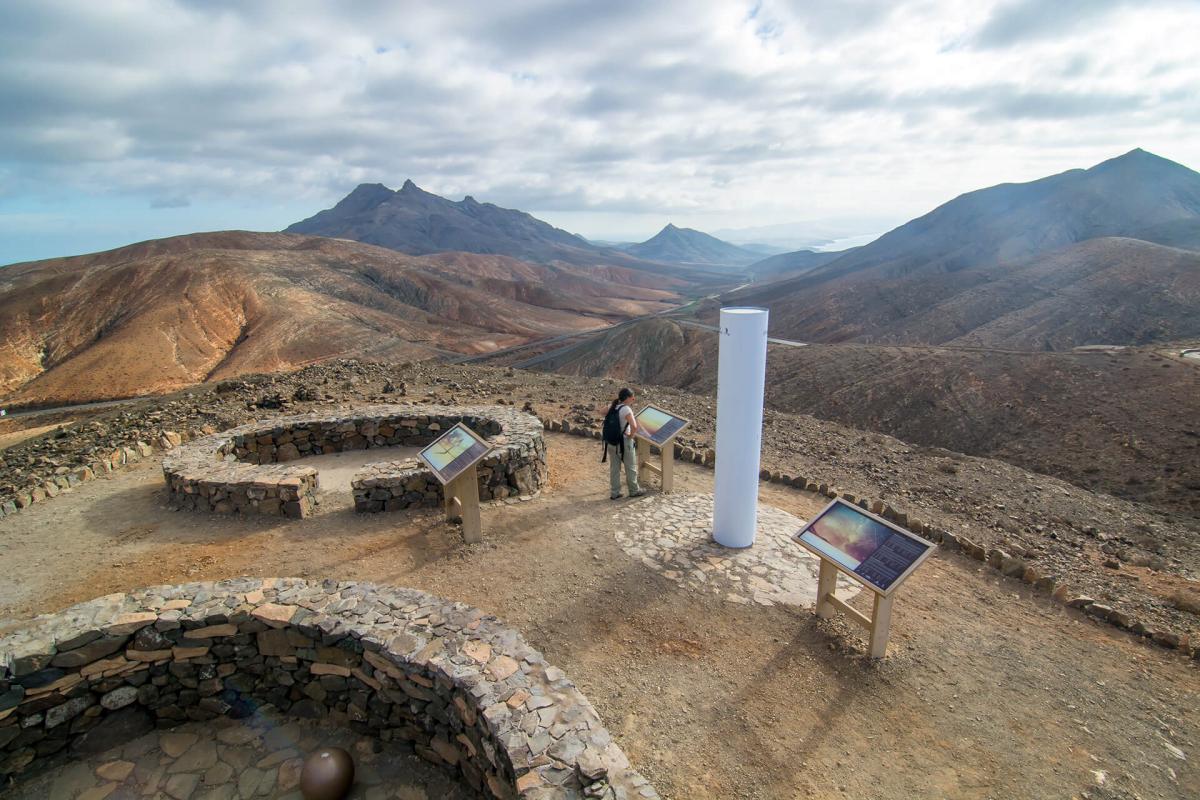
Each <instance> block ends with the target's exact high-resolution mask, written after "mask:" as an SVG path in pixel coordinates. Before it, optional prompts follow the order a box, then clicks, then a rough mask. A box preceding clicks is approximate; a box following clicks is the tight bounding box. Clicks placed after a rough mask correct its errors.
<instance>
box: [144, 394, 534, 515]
mask: <svg viewBox="0 0 1200 800" xmlns="http://www.w3.org/2000/svg"><path fill="white" fill-rule="evenodd" d="M460 421H461V422H463V423H465V424H466V425H467V426H469V427H470V428H471V429H472V430H474V431H475V432H476V433H478V434H480V435H481V436H483V437H484V438H486V439H488V440H489V441H490V442H491V443H492V444H493V445H494V446H495V448H496V449H495V450H494V451H493V452H492V453H491V454H490V455H489V456H488V457H487V458H485V459H484V460H483V462H481V465H480V469H479V482H480V485H479V496H480V499H482V500H491V499H496V498H504V497H508V496H510V495H531V494H534V493H536V492H537V491H538V490H539V489H540V488H541V486H542V482H543V481H544V479H545V474H546V450H545V443H544V441H543V439H542V424H541V422H540V421H539V420H538V418H537V417H534V416H532V415H529V414H525V413H522V412H520V411H517V410H516V409H512V408H506V407H504V406H442V405H422V406H408V405H403V406H402V405H381V406H366V407H363V408H359V409H355V410H354V411H351V412H342V413H337V414H328V413H323V414H322V413H314V414H302V415H297V416H289V417H280V418H277V419H273V420H270V421H268V422H259V423H251V424H249V425H243V426H241V427H238V428H233V429H231V430H228V431H225V432H224V433H219V434H215V435H212V436H206V437H204V438H201V439H197V440H195V441H193V442H191V443H189V444H187V445H185V446H183V447H180V448H178V449H177V450H175V451H173V452H172V453H169V454H168V455H167V456H166V457H164V458H163V477H164V479H165V480H166V483H167V488H168V491H169V494H170V497H171V502H172V503H173V504H174V505H175V506H177V507H179V508H186V509H194V510H200V511H210V512H216V513H233V512H240V513H246V514H267V515H276V516H279V515H282V516H287V517H297V518H302V517H307V516H310V515H312V514H313V512H314V511H315V509H316V505H317V487H318V472H317V470H316V469H315V468H313V467H310V466H303V465H299V464H289V463H288V462H290V461H294V460H296V459H298V458H301V457H303V456H309V455H321V454H324V453H337V452H344V451H349V450H366V449H370V448H375V447H395V446H409V447H421V446H424V445H426V444H429V443H430V442H432V441H433V440H434V439H436V438H437V437H438V436H440V435H441V433H442V432H443V431H445V430H446V429H448V428H450V427H451V426H453V425H454V424H455V423H457V422H460ZM353 488H354V495H355V508H356V509H357V510H359V511H394V510H401V509H406V508H412V507H419V506H426V507H431V506H437V505H439V504H440V503H441V499H442V487H441V484H440V483H439V482H438V481H437V479H436V478H434V477H433V474H432V473H431V472H430V471H429V470H428V469H427V468H425V467H424V466H423V465H422V464H421V463H420V462H418V461H417V460H415V459H408V460H406V461H388V462H381V463H380V464H373V465H369V466H368V467H367V468H364V469H363V470H362V471H360V472H359V473H358V474H357V475H356V476H355V478H354V481H353Z"/></svg>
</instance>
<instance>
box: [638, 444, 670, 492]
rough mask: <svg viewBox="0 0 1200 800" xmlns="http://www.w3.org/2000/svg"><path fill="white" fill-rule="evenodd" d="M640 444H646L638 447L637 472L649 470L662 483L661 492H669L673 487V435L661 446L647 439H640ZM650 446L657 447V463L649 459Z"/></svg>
mask: <svg viewBox="0 0 1200 800" xmlns="http://www.w3.org/2000/svg"><path fill="white" fill-rule="evenodd" d="M640 441H641V443H642V444H645V445H646V448H645V450H642V449H641V448H639V449H638V474H641V473H642V470H650V471H651V472H653V473H654V474H655V475H657V476H658V477H659V480H660V481H661V483H662V493H663V494H670V493H671V490H672V489H674V488H675V437H674V436H672V437H671V438H670V439H668V440H667V441H666V442H665V443H663V445H662V446H661V447H659V446H658V445H652V443H651V442H650V440H649V439H640ZM651 446H655V447H658V449H659V463H657V464H655V463H654V462H652V461H651V460H650V459H651V458H653V456H651V455H650V448H651Z"/></svg>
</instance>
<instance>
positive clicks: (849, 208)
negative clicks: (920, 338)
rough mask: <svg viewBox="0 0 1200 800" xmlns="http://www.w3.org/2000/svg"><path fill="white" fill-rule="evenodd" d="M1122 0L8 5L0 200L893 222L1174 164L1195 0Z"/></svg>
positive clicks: (1180, 151)
mask: <svg viewBox="0 0 1200 800" xmlns="http://www.w3.org/2000/svg"><path fill="white" fill-rule="evenodd" d="M1123 6H1125V4H1124V3H1122V2H1119V0H1094V1H1090V2H1086V3H1085V2H1081V0H1063V2H1060V3H1052V4H1051V3H1032V2H1026V1H1025V0H1020V1H1019V2H1007V1H1006V2H1002V3H999V4H997V5H993V6H990V7H984V8H983V9H982V10H978V5H977V4H976V3H975V2H972V0H928V2H923V3H913V4H896V3H893V2H885V1H884V0H856V1H853V2H843V1H841V0H838V1H835V0H820V2H812V3H803V4H797V3H788V2H782V0H764V1H763V2H740V3H738V2H728V0H710V1H709V2H685V0H663V2H657V3H643V2H635V1H634V0H621V1H620V2H613V3H588V4H569V3H556V2H550V0H513V1H512V2H508V3H503V4H494V6H492V7H487V6H480V5H479V4H475V3H460V2H446V3H439V4H437V5H436V6H428V7H424V6H410V5H407V4H396V3H392V2H384V1H383V0H371V2H364V3H356V4H353V5H350V6H342V7H339V8H336V9H335V8H331V7H330V6H328V5H327V4H324V3H317V2H283V0H263V2H256V3H249V4H243V3H236V2H219V3H214V2H199V0H177V1H176V2H150V0H129V2H127V3H125V4H122V5H120V6H112V5H110V4H103V3H92V2H87V0H58V2H54V3H50V2H40V1H37V0H18V1H16V2H10V3H7V4H6V7H5V12H4V15H5V19H4V25H2V26H0V199H2V200H3V201H4V202H5V203H9V204H12V203H14V202H15V201H14V200H13V198H17V199H20V198H36V197H39V196H49V195H51V194H53V193H55V192H60V191H72V192H77V193H84V194H88V193H90V194H93V195H95V196H97V197H103V196H104V195H105V193H106V192H122V193H126V194H134V195H138V196H140V197H141V198H142V200H141V202H142V203H143V204H144V205H146V206H150V207H151V208H155V209H162V208H178V207H180V206H178V205H170V204H171V203H177V202H181V201H183V200H184V198H186V201H187V202H191V203H193V204H194V207H197V208H198V207H204V208H209V207H211V206H212V204H214V203H217V204H219V203H221V202H226V201H229V200H230V199H231V198H237V199H239V200H245V199H247V198H253V199H255V200H256V201H257V200H261V202H262V203H263V204H264V205H270V204H271V203H278V204H280V205H282V204H284V203H291V202H295V201H297V200H298V199H300V200H304V201H306V202H309V203H311V206H312V208H313V209H314V210H315V209H316V208H319V207H322V206H324V205H328V204H329V203H331V202H332V201H334V200H336V199H337V198H338V197H339V196H340V195H341V194H344V193H345V192H346V191H348V190H349V189H350V188H352V187H353V186H354V185H355V184H356V183H359V182H362V181H380V182H384V183H388V184H391V185H399V184H400V182H401V181H403V179H404V178H406V177H412V178H414V179H415V180H416V181H417V182H418V183H420V184H421V185H422V186H425V187H426V188H429V189H430V190H432V191H437V192H441V193H446V194H449V195H451V196H455V197H461V196H462V195H464V194H468V193H469V194H473V195H475V196H476V197H477V198H479V199H480V200H483V201H493V202H497V203H501V204H504V205H509V206H517V207H523V208H526V209H529V210H532V211H542V212H546V213H548V214H550V215H551V216H553V214H554V213H563V214H568V213H569V214H574V215H577V216H575V217H572V219H580V218H583V217H580V216H578V215H585V214H586V213H588V212H595V213H597V214H624V215H627V216H633V215H644V216H645V217H646V223H645V224H646V227H647V228H648V229H654V228H657V227H659V226H660V225H661V222H662V221H664V220H662V219H661V217H662V216H664V215H667V214H670V215H671V216H672V217H674V218H675V219H676V220H677V221H680V222H683V223H690V224H693V225H697V226H700V225H704V224H708V222H709V221H711V222H712V223H713V224H714V226H720V225H725V226H726V227H736V226H743V225H751V224H756V223H758V224H762V223H768V222H783V221H787V220H790V219H797V218H814V217H818V216H821V215H825V216H833V215H840V216H845V215H847V214H859V215H863V216H864V217H865V216H871V215H876V216H877V215H881V214H882V215H887V216H892V215H897V214H900V213H901V212H903V213H905V214H908V215H913V214H916V213H920V212H922V211H924V210H927V208H928V207H930V206H932V205H934V204H936V203H937V202H940V201H942V200H944V199H945V198H947V197H949V196H952V195H953V194H956V193H958V192H961V191H965V190H967V189H971V188H976V187H978V186H980V185H985V184H987V183H995V182H999V181H1001V180H1010V179H1020V178H1027V177H1036V176H1037V175H1039V174H1046V173H1049V172H1056V171H1060V170H1061V169H1064V168H1067V167H1071V166H1086V165H1087V164H1089V163H1093V162H1095V161H1098V160H1100V159H1101V158H1104V157H1107V156H1111V155H1115V154H1117V153H1120V152H1124V151H1126V150H1128V149H1130V148H1131V147H1133V146H1138V145H1142V146H1147V147H1150V148H1152V149H1153V148H1159V149H1164V148H1165V152H1164V155H1168V156H1170V157H1173V158H1176V159H1178V160H1183V161H1185V163H1186V162H1188V161H1189V160H1191V161H1192V162H1193V163H1194V162H1195V161H1197V160H1200V144H1197V143H1195V142H1194V141H1193V139H1192V138H1191V137H1187V136H1185V135H1184V132H1183V131H1184V127H1183V126H1184V123H1185V122H1188V121H1194V119H1195V114H1196V100H1195V94H1194V86H1195V85H1197V83H1198V82H1200V67H1198V66H1197V65H1196V63H1195V62H1194V59H1193V58H1192V50H1193V49H1194V47H1193V45H1194V42H1191V41H1190V40H1189V39H1188V38H1187V37H1186V35H1185V31H1186V30H1187V29H1188V26H1189V25H1190V26H1192V27H1193V28H1194V26H1195V25H1196V24H1197V22H1200V9H1198V8H1197V7H1196V5H1195V4H1191V5H1188V4H1181V3H1174V2H1169V1H1168V0H1162V1H1161V2H1148V3H1141V4H1139V6H1138V7H1139V12H1138V16H1139V19H1140V18H1141V17H1143V16H1144V17H1145V24H1144V25H1143V26H1141V27H1139V25H1138V24H1136V23H1137V22H1138V21H1137V20H1134V23H1135V24H1130V22H1129V20H1128V19H1127V18H1126V17H1125V16H1122V13H1124V11H1128V9H1129V7H1125V8H1124V9H1123ZM1117 24H1119V25H1120V29H1119V30H1116V29H1114V28H1113V27H1112V26H1114V25H1117ZM1064 33H1069V34H1070V36H1064V35H1063V34H1064ZM1115 34H1120V36H1119V37H1116V36H1115ZM964 42H966V43H968V46H965V47H964V46H962V43H964ZM1111 42H1116V44H1111ZM1027 43H1035V45H1036V46H1034V45H1029V46H1027ZM1081 124H1087V125H1088V126H1089V128H1088V130H1087V135H1086V136H1084V135H1081V132H1080V126H1081ZM1175 131H1178V133H1173V132H1175ZM948 144H952V146H948ZM998 145H1002V146H1003V150H1004V153H1005V156H1004V157H1003V158H998V157H997V156H996V153H997V146H998ZM3 210H4V208H3V207H2V206H0V213H2V212H3ZM652 217H658V218H655V219H652ZM237 221H238V220H237V219H234V220H233V221H232V222H231V224H234V223H236V222H237ZM290 221H292V220H291V219H286V218H285V219H280V220H278V224H279V226H281V227H282V225H284V224H286V223H288V222H290ZM584 232H585V233H588V234H592V235H603V234H604V233H605V232H604V231H595V230H585V231H584Z"/></svg>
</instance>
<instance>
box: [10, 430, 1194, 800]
mask: <svg viewBox="0 0 1200 800" xmlns="http://www.w3.org/2000/svg"><path fill="white" fill-rule="evenodd" d="M546 441H547V460H548V466H549V481H548V483H547V485H546V486H545V487H544V489H543V492H542V495H541V497H540V498H539V500H538V501H536V502H520V501H516V500H512V499H509V500H508V501H506V502H505V503H502V504H492V505H489V506H487V507H485V509H484V512H483V530H484V543H483V544H482V545H475V546H471V547H466V546H464V545H462V543H461V538H460V537H459V536H458V533H457V531H456V530H454V529H452V528H449V527H447V526H445V525H444V524H443V523H442V521H441V520H440V519H439V517H438V515H437V514H436V513H429V514H425V513H421V514H415V515H412V516H411V517H408V516H405V517H404V518H400V517H396V516H394V515H355V514H354V512H353V510H352V509H351V507H350V505H349V502H348V501H347V500H343V501H342V504H341V505H339V504H338V501H337V499H336V498H335V497H332V496H331V497H330V498H329V499H328V500H326V499H322V502H321V512H320V513H319V514H318V515H317V516H315V517H313V518H311V519H308V520H304V521H290V520H285V519H278V518H257V519H255V518H248V517H239V516H231V517H227V518H216V517H213V516H211V515H205V514H191V513H184V512H177V513H173V512H171V511H169V510H168V509H167V503H166V498H165V492H164V490H163V487H162V476H161V473H160V472H159V469H158V466H157V464H156V463H154V462H153V461H145V462H142V463H140V464H137V465H135V466H134V467H133V468H131V469H130V470H128V471H125V472H121V473H115V474H114V475H112V476H108V477H105V478H101V479H98V480H95V481H92V482H89V483H86V484H83V485H80V486H79V487H77V488H75V489H73V490H71V491H69V492H66V493H64V494H63V495H62V496H60V497H58V498H55V499H54V500H53V501H50V502H46V503H40V504H37V505H35V506H34V507H32V508H29V509H26V510H25V511H23V512H22V513H21V514H18V515H14V516H11V517H8V518H6V519H4V520H3V521H0V559H2V560H3V563H4V565H5V572H6V575H5V577H6V580H4V581H2V582H0V616H4V617H8V618H10V619H21V618H25V617H28V616H32V615H33V614H37V613H42V612H47V611H53V610H59V609H62V608H64V607H66V606H68V605H70V604H72V603H74V602H78V601H81V600H86V599H89V598H92V597H97V596H101V595H104V594H107V593H109V592H115V591H127V590H130V589H134V588H136V587H139V586H146V585H153V584H159V583H179V582H183V581H187V580H216V579H222V578H229V577H234V576H237V575H279V574H284V575H306V576H310V577H314V578H326V577H329V578H337V579H344V580H370V581H375V582H378V583H388V584H393V585H403V586H412V587H416V588H419V589H422V590H425V591H428V592H431V593H433V594H436V595H440V596H444V597H453V598H456V599H458V600H461V601H463V602H466V603H468V604H470V605H472V606H475V607H478V608H481V609H483V610H484V611H486V612H488V613H493V614H496V615H497V616H499V617H500V618H502V619H504V620H505V621H506V622H507V623H508V624H509V625H511V626H512V627H514V628H516V629H517V630H519V631H521V632H522V633H523V634H524V636H525V638H526V639H527V640H528V641H529V643H530V645H531V646H533V647H535V648H537V649H538V650H540V651H541V652H543V653H544V654H545V656H546V658H547V660H549V661H550V662H551V663H554V664H557V665H559V666H561V667H562V668H563V669H564V670H565V671H566V672H567V673H568V674H569V675H570V676H571V677H572V678H573V679H574V680H575V681H576V682H577V683H578V685H579V688H580V690H581V691H582V692H583V693H584V694H585V695H586V696H587V697H588V699H589V700H591V701H592V703H593V704H594V705H595V706H596V709H597V711H598V712H599V714H600V716H601V718H602V719H604V721H605V723H606V724H607V727H608V729H609V730H610V731H611V733H612V735H613V737H614V740H615V742H616V743H617V744H618V745H619V746H620V747H621V749H622V750H623V751H624V752H625V753H626V755H627V756H628V757H629V759H630V761H631V762H632V764H633V766H634V767H635V768H636V769H638V771H640V772H641V773H642V774H644V775H645V776H646V777H647V778H648V779H649V780H650V781H651V783H652V784H653V785H654V786H655V787H656V788H657V789H658V790H659V792H660V793H661V794H662V795H663V796H664V797H668V798H674V799H675V800H685V799H686V800H697V799H700V798H714V799H716V798H721V799H722V800H725V799H726V798H754V800H776V799H777V798H785V799H787V800H791V799H792V798H801V797H804V798H872V799H873V800H874V798H886V799H888V800H892V799H895V800H900V799H901V798H903V799H904V800H908V798H918V797H920V798H926V797H930V798H979V799H980V800H983V799H984V798H995V799H996V800H1002V799H1003V800H1008V799H1009V798H1073V797H1078V798H1085V797H1089V798H1135V797H1138V798H1194V797H1196V796H1197V787H1198V786H1200V771H1198V768H1197V761H1198V759H1200V719H1198V718H1200V714H1198V713H1197V708H1198V703H1200V696H1198V689H1200V676H1198V675H1197V672H1196V669H1195V667H1194V663H1195V662H1189V661H1188V660H1186V659H1184V658H1182V657H1181V656H1180V655H1179V654H1178V653H1177V652H1172V651H1167V650H1163V649H1159V648H1154V647H1149V646H1147V645H1146V644H1144V643H1143V642H1141V641H1139V640H1138V639H1136V638H1134V637H1133V636H1131V635H1130V634H1127V633H1123V632H1121V631H1118V630H1116V629H1114V628H1112V627H1111V626H1107V625H1103V624H1101V623H1097V622H1096V621H1094V620H1091V619H1089V618H1087V617H1085V616H1083V615H1082V614H1080V613H1079V612H1077V611H1074V610H1072V609H1068V608H1065V607H1064V606H1062V605H1060V604H1054V603H1050V602H1048V601H1047V600H1045V599H1043V598H1041V597H1040V596H1038V595H1036V594H1034V593H1033V592H1032V591H1031V590H1030V589H1029V588H1027V587H1025V586H1024V585H1022V584H1020V583H1017V582H1014V581H1011V580H1008V579H1005V578H1002V577H1001V576H1000V575H999V573H997V572H996V571H994V570H991V569H990V568H988V567H986V566H984V565H983V564H981V563H979V562H976V561H973V560H969V559H967V558H965V557H962V556H959V555H957V554H953V553H947V552H945V551H944V550H938V551H937V552H936V553H935V554H934V555H933V556H932V557H931V558H930V560H929V561H928V562H926V564H925V565H924V566H923V567H921V569H919V570H918V571H917V572H916V573H915V574H914V575H913V576H912V578H911V579H910V580H909V581H907V582H906V584H905V586H904V588H903V589H902V590H901V591H900V594H899V596H898V598H897V604H896V612H895V617H894V620H893V628H892V640H891V647H890V649H889V656H888V659H887V660H886V661H885V662H883V663H882V664H877V665H875V664H871V663H869V662H868V661H867V660H866V659H864V658H863V657H862V655H861V654H862V652H863V647H864V642H863V637H862V634H861V632H860V631H859V630H858V629H857V628H856V627H855V626H851V625H850V624H847V623H844V622H843V621H840V620H837V619H835V620H832V621H831V622H829V623H824V622H818V621H817V620H816V619H814V617H813V616H812V614H811V612H809V611H808V610H807V609H804V608H799V607H796V606H789V605H783V604H776V605H772V606H766V605H759V604H757V603H751V604H748V605H743V604H740V603H736V602H729V601H728V600H726V599H724V598H722V597H718V596H717V595H714V594H711V593H704V592H698V591H693V590H692V589H691V588H687V587H682V586H681V585H680V584H679V583H677V582H676V581H674V580H671V579H670V578H668V577H666V576H665V575H664V574H662V573H660V572H659V571H658V570H657V569H652V568H651V567H648V566H647V565H646V564H645V563H644V562H642V561H641V560H640V559H636V558H633V557H631V556H630V555H629V554H628V553H626V552H625V550H624V549H623V548H622V546H621V544H620V543H619V542H618V539H617V531H618V530H625V531H627V532H629V533H630V534H632V533H633V528H632V526H631V525H630V524H628V519H630V518H632V515H633V514H634V513H636V508H637V506H636V505H634V504H633V503H630V502H629V501H620V502H611V501H609V499H608V492H607V480H608V478H607V470H606V469H605V468H604V467H602V466H601V465H599V464H598V463H596V462H597V461H598V459H599V452H598V447H597V446H596V444H595V442H593V441H591V440H586V439H578V438H574V437H569V436H559V435H553V434H548V435H547V436H546ZM676 488H677V490H679V491H680V492H692V493H707V492H711V491H712V473H711V472H710V471H708V470H703V469H700V468H696V467H691V466H686V465H680V466H679V468H678V472H677V474H676ZM341 494H342V493H338V496H339V497H340V496H341ZM761 499H762V500H763V502H764V503H766V504H768V505H770V506H773V507H775V508H777V509H780V510H782V511H785V512H787V513H789V514H793V515H795V516H796V517H798V518H807V517H809V516H810V515H811V514H813V513H815V512H816V511H817V510H819V509H820V508H821V507H822V506H823V505H824V502H825V500H824V498H820V497H817V496H815V495H812V494H808V493H805V492H800V491H796V490H794V489H790V488H784V487H782V486H777V485H774V484H770V485H764V486H763V487H762V491H761ZM626 511H628V515H629V516H626ZM617 513H620V514H621V516H620V517H619V518H618V519H613V515H614V514H617ZM618 523H619V524H618ZM751 599H753V598H751ZM859 601H861V597H860V598H859V600H856V602H859Z"/></svg>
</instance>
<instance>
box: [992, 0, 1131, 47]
mask: <svg viewBox="0 0 1200 800" xmlns="http://www.w3.org/2000/svg"><path fill="white" fill-rule="evenodd" d="M1137 4H1138V3H1137V0H1051V2H1046V0H1009V1H1008V2H1005V3H1002V4H1001V5H1000V6H999V7H997V8H996V9H995V11H993V12H992V15H991V16H990V17H989V18H988V21H987V23H986V24H984V26H983V27H982V28H980V30H979V32H978V33H977V34H976V35H975V37H974V39H973V41H974V43H975V44H977V45H979V46H981V47H1010V46H1012V45H1015V44H1020V43H1022V42H1028V41H1030V40H1034V39H1048V38H1052V37H1061V36H1062V35H1063V34H1065V33H1071V32H1074V31H1076V30H1078V29H1080V28H1083V27H1087V26H1089V25H1093V24H1096V23H1097V22H1099V21H1100V20H1102V19H1103V18H1104V17H1105V16H1106V15H1108V14H1110V13H1112V12H1113V11H1115V10H1117V9H1118V8H1122V7H1127V6H1134V5H1137Z"/></svg>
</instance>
